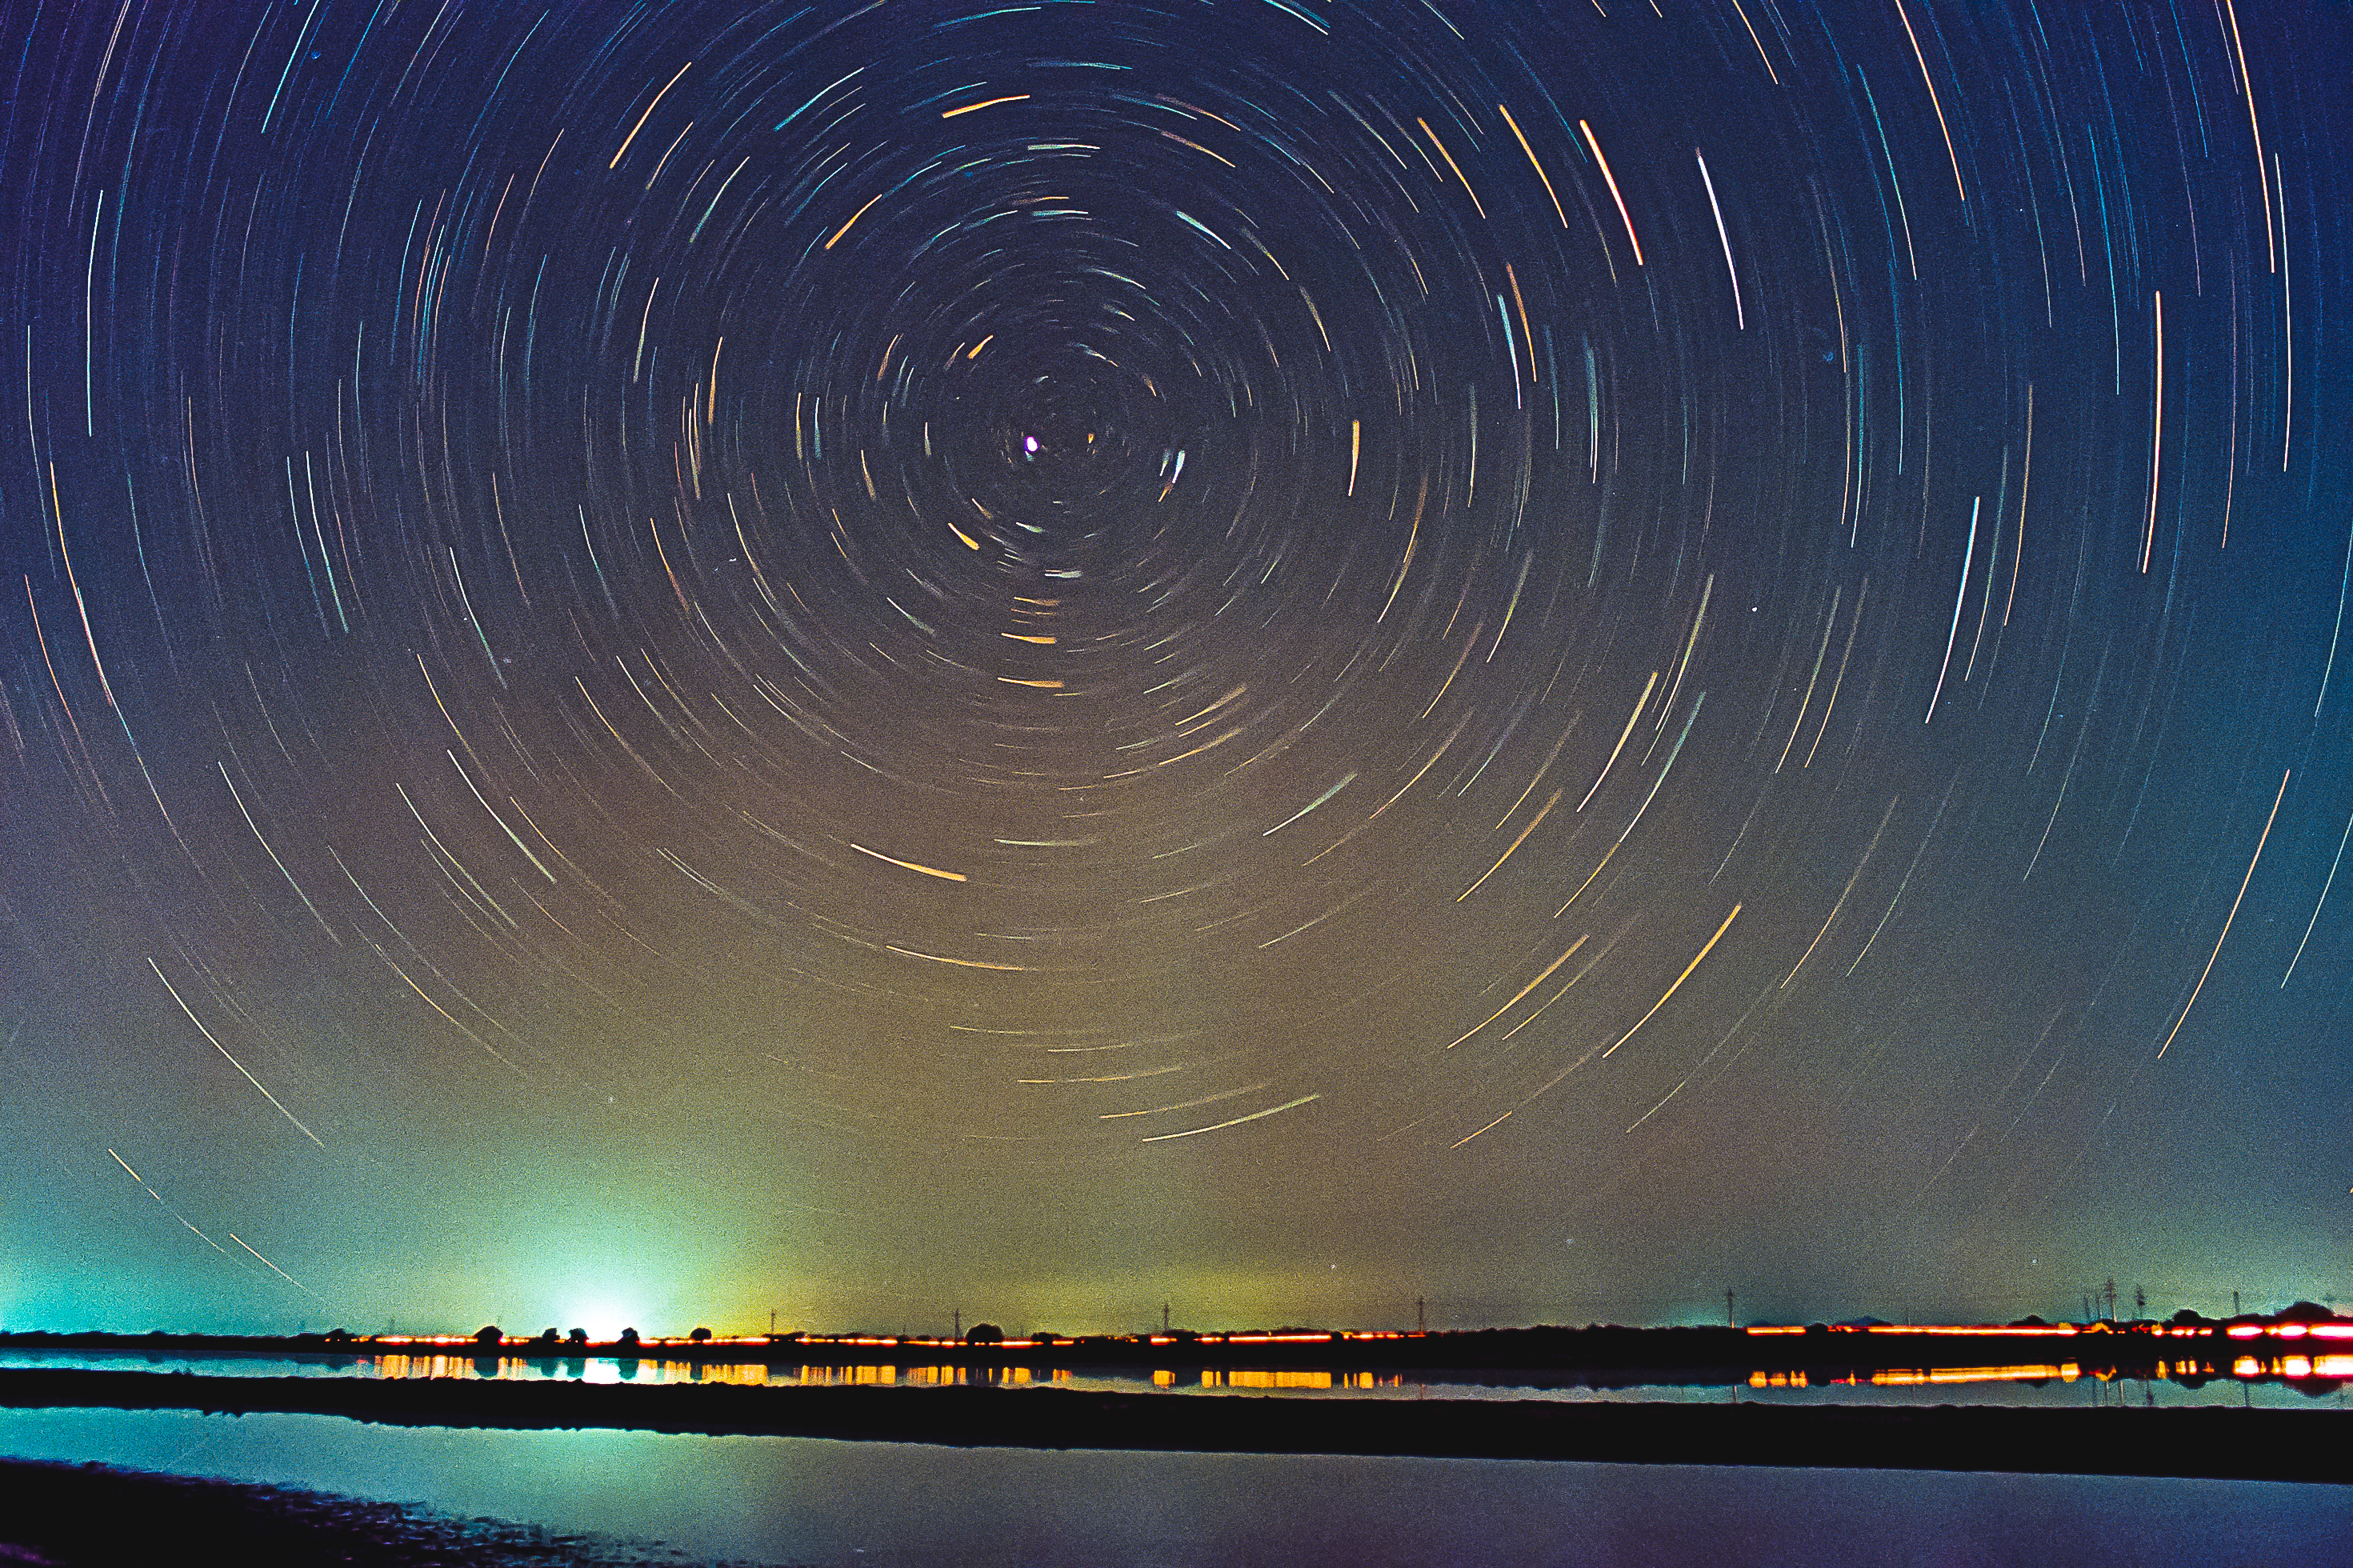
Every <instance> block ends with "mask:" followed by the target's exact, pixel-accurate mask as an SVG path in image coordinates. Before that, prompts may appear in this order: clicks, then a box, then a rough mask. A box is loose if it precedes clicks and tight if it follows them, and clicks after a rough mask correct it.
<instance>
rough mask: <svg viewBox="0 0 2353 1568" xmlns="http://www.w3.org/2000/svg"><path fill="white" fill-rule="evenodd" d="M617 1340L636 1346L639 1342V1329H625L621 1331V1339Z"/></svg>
mask: <svg viewBox="0 0 2353 1568" xmlns="http://www.w3.org/2000/svg"><path fill="white" fill-rule="evenodd" d="M618 1342H619V1343H621V1344H625V1345H628V1346H631V1347H632V1348H634V1347H635V1346H636V1344H637V1342H638V1331H637V1330H635V1329H623V1330H622V1331H621V1337H620V1340H619V1341H618Z"/></svg>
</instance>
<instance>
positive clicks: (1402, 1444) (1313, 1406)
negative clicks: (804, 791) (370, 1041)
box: [0, 1369, 2353, 1484]
mask: <svg viewBox="0 0 2353 1568" xmlns="http://www.w3.org/2000/svg"><path fill="white" fill-rule="evenodd" d="M0 1407H15V1408H19V1409H34V1408H53V1409H54V1408H100V1409H118V1410H194V1411H202V1412H205V1413H207V1414H226V1415H250V1414H260V1413H264V1412H272V1413H295V1414H308V1415H340V1416H345V1417H349V1418H351V1419H353V1420H358V1421H368V1422H376V1423H382V1424H385V1425H389V1426H471V1427H488V1428H500V1429H508V1430H550V1429H563V1428H581V1427H607V1428H619V1429H627V1430H635V1431H646V1432H663V1433H681V1434H700V1435H707V1436H733V1435H747V1436H797V1437H832V1438H840V1439H846V1440H850V1441H857V1442H885V1443H934V1444H941V1445H946V1446H950V1447H1021V1448H1124V1449H1161V1450H1181V1451H1188V1452H1197V1453H1259V1454H1363V1455H1384V1456H1397V1457H1418V1458H1485V1459H1568V1460H1583V1461H1588V1462H1599V1463H1609V1464H1675V1465H1763V1466H1799V1467H1806V1468H1840V1469H1844V1468H1864V1469H1926V1470H1998V1471H2011V1472H2021V1473H2036V1474H2052V1475H2112V1476H2163V1477H2179V1478H2206V1479H2227V1480H2274V1481H2318V1482H2329V1483H2337V1484H2345V1483H2348V1482H2353V1441H2348V1439H2353V1426H2348V1425H2347V1421H2346V1417H2345V1415H2343V1414H2341V1413H2339V1412H2336V1411H2325V1410H2245V1409H2232V1408H2229V1407H2227V1406H2222V1407H2206V1408H2198V1409H2178V1408H2177V1409H2161V1410H2160V1409H2129V1408H2127V1409H2105V1408H2103V1409H2060V1410H2034V1409H2018V1408H2013V1407H2000V1406H1967V1405H1935V1406H1918V1405H1905V1406H1853V1405H1830V1406H1788V1405H1758V1404H1725V1405H1715V1404H1683V1403H1658V1404H1651V1403H1644V1402H1641V1401H1633V1400H1628V1401H1597V1402H1577V1403H1568V1402H1564V1401H1556V1400H1554V1401H1546V1400H1517V1401H1505V1400H1488V1399H1482V1400H1448V1399H1398V1398H1384V1399H1351V1398H1346V1397H1332V1396H1314V1397H1300V1396H1296V1395H1293V1396H1283V1395H1276V1396H1272V1397H1256V1396H1249V1395H1239V1394H1194V1395H1180V1394H1096V1393H1090V1392H1081V1391H1075V1390H1063V1389H1037V1388H1025V1389H999V1388H989V1387H962V1388H956V1387H951V1388H923V1389H904V1388H854V1387H853V1388H758V1387H744V1386H739V1385H733V1384H659V1385H656V1386H652V1387H629V1386H626V1385H614V1384H581V1383H558V1382H549V1383H535V1382H533V1383H526V1382H518V1381H505V1380H476V1379H454V1378H409V1379H375V1378H349V1379H345V1378H316V1377H311V1378H301V1377H274V1378H273V1377H259V1378H246V1377H200V1376H194V1375H190V1374H187V1373H143V1372H80V1371H50V1370H46V1369H39V1370H0Z"/></svg>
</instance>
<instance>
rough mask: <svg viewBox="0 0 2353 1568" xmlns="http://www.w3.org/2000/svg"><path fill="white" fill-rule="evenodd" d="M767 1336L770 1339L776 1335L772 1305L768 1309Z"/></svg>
mask: <svg viewBox="0 0 2353 1568" xmlns="http://www.w3.org/2000/svg"><path fill="white" fill-rule="evenodd" d="M768 1337H769V1338H770V1339H772V1340H773V1339H775V1338H776V1309H775V1308H774V1307H771V1308H769V1309H768Z"/></svg>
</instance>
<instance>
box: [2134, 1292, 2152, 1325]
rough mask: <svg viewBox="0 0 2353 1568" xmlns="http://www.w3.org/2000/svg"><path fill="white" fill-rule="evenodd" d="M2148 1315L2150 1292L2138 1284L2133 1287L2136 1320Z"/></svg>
mask: <svg viewBox="0 0 2353 1568" xmlns="http://www.w3.org/2000/svg"><path fill="white" fill-rule="evenodd" d="M2147 1316H2148V1292H2147V1291H2146V1290H2144V1289H2141V1288H2140V1287H2139V1286H2137V1285H2136V1286H2134V1287H2133V1317H2134V1319H2135V1321H2138V1320H2140V1319H2144V1318H2146V1317H2147Z"/></svg>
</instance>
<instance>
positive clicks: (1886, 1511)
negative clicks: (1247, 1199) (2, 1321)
mask: <svg viewBox="0 0 2353 1568" xmlns="http://www.w3.org/2000/svg"><path fill="white" fill-rule="evenodd" d="M2117 1419H2119V1420H2129V1419H2131V1416H2130V1415H2129V1414H2120V1415H2118V1417H2117ZM0 1454H5V1455H7V1456H10V1457H15V1458H48V1459H68V1460H73V1461H92V1460H94V1461H98V1462H101V1463H105V1464H110V1465H117V1466H124V1467H130V1468H141V1469H151V1470H159V1471H165V1472H169V1473H174V1474H181V1475H196V1476H209V1477H217V1478H222V1479H232V1480H239V1481H248V1482H267V1483H270V1484H275V1485H283V1486H294V1487H301V1488H304V1489H312V1490H320V1491H328V1492H336V1493H342V1494H345V1495H350V1496H356V1497H364V1498H370V1499H375V1500H384V1501H392V1502H400V1503H406V1504H414V1505H421V1506H425V1507H429V1508H433V1509H437V1510H442V1511H444V1512H448V1513H452V1514H457V1515H460V1516H465V1517H479V1516H490V1517H495V1518H499V1519H504V1520H511V1521H518V1522H522V1523H528V1524H537V1525H540V1526H543V1527H544V1528H547V1529H550V1530H554V1531H586V1532H595V1533H598V1534H604V1535H613V1536H620V1537H627V1538H632V1539H638V1540H649V1541H659V1542H664V1543H666V1544H668V1545H670V1546H671V1547H673V1548H676V1549H677V1550H679V1551H681V1552H687V1553H690V1554H691V1555H693V1556H695V1557H700V1558H713V1557H724V1558H737V1559H744V1560H749V1561H753V1562H758V1563H779V1564H827V1565H832V1564H841V1565H845V1568H846V1565H849V1564H859V1565H861V1568H917V1565H921V1568H965V1565H972V1568H979V1565H982V1564H989V1565H1006V1568H1079V1565H1081V1564H1084V1565H1086V1568H1191V1565H1196V1564H1198V1565H1202V1568H1208V1565H1216V1568H1248V1565H1252V1564H1257V1565H1261V1568H1321V1565H1323V1564H1349V1565H1352V1568H1354V1565H1362V1568H1438V1565H1440V1564H1447V1565H1453V1564H1462V1563H1478V1564H1482V1565H1492V1568H1518V1565H1536V1564H1543V1565H1546V1568H1550V1565H1556V1564H1593V1565H1609V1564H1620V1563H1624V1564H1673V1563H1708V1564H1714V1565H1725V1568H1738V1565H1742V1564H1759V1565H1763V1564H1774V1565H1778V1568H1807V1565H1811V1564H1821V1565H1824V1568H1830V1565H1836V1568H1869V1565H1875V1564H1925V1563H1935V1564H1939V1565H1944V1568H1959V1565H1964V1564H1978V1563H1986V1564H1992V1563H2051V1562H2058V1561H2064V1562H2068V1563H2095V1564H2096V1563H2137V1564H2156V1563H2185V1564H2187V1563H2197V1564H2233V1563H2247V1564H2253V1563H2327V1562H2343V1561H2345V1560H2346V1551H2347V1548H2346V1543H2347V1542H2353V1488H2343V1487H2326V1486H2298V1485H2294V1484H2288V1483H2274V1482H2253V1481H2196V1480H2187V1481H2186V1480H2143V1479H2120V1478H2112V1477H2072V1476H2006V1475H1962V1474H1952V1473H1946V1472H1903V1471H1884V1470H1847V1471H1834V1470H1801V1469H1762V1468H1704V1467H1685V1466H1631V1465H1624V1466H1620V1465H1594V1464H1565V1463H1553V1462H1528V1461H1503V1460H1467V1459H1398V1458H1344V1457H1330V1456H1313V1455H1310V1456H1274V1455H1253V1454H1141V1453H1115V1452H1103V1451H1092V1450H1079V1451H1073V1452H1039V1451H1033V1450H1021V1449H960V1448H944V1447H927V1446H923V1445H914V1444H872V1443H847V1442H833V1441H828V1440H825V1439H819V1438H795V1437H693V1436H657V1435H653V1434H645V1433H627V1432H479V1431H464V1430H452V1429H447V1428H419V1429H411V1428H403V1427H390V1426H368V1425H364V1424H361V1423H357V1422H351V1421H344V1420H339V1419H336V1418H333V1417H327V1416H311V1415H247V1416H222V1415H195V1414H187V1413H179V1412H119V1411H81V1410H58V1411H0Z"/></svg>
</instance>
